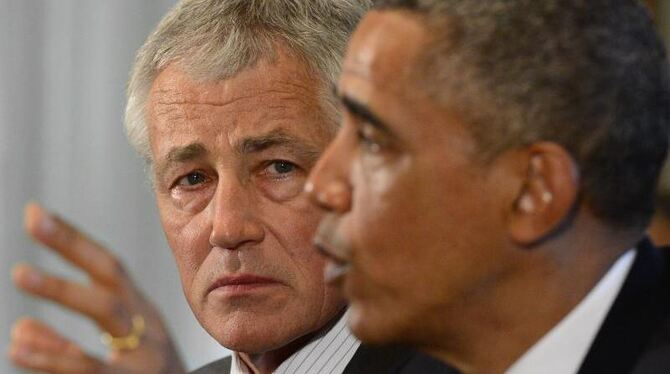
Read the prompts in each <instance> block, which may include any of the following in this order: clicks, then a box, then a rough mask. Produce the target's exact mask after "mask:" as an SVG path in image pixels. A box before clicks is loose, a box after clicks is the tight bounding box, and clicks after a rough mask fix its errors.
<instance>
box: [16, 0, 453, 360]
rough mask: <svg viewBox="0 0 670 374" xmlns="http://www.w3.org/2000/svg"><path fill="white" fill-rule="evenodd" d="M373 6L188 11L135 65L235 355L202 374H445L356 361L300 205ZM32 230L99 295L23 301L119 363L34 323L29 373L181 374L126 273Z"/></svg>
mask: <svg viewBox="0 0 670 374" xmlns="http://www.w3.org/2000/svg"><path fill="white" fill-rule="evenodd" d="M366 5H367V4H366V2H365V1H341V0H337V1H319V2H314V1H288V0H287V1H279V0H254V1H248V0H244V1H242V0H240V1H236V0H227V1H205V0H196V1H182V2H181V3H179V4H178V5H177V6H176V7H175V8H174V9H173V10H172V11H171V12H170V13H169V14H168V15H167V16H166V17H165V18H164V19H163V21H162V22H161V23H160V25H159V26H158V28H157V30H156V31H155V32H154V33H153V34H152V35H151V36H150V37H149V38H148V40H147V41H146V43H145V45H144V46H143V47H142V49H141V50H140V51H139V53H138V56H137V59H136V62H135V65H134V67H133V71H132V73H131V79H130V83H129V88H128V105H127V110H126V130H127V133H128V137H129V139H130V141H131V142H132V143H133V145H134V146H135V147H136V149H137V150H138V152H139V153H140V154H141V155H143V156H144V157H145V159H146V160H147V163H148V166H149V168H150V172H151V176H152V181H153V186H154V190H155V193H156V199H157V203H158V207H159V211H160V216H161V221H162V225H163V228H164V230H165V233H166V236H167V239H168V242H169V244H170V247H171V248H172V250H173V254H174V256H175V259H176V261H177V265H178V268H179V272H180V275H181V281H182V285H183V289H184V293H185V294H186V297H187V300H188V302H189V304H190V306H191V309H192V310H193V312H194V314H195V316H196V317H197V319H198V321H199V322H200V323H201V324H202V326H203V327H204V328H205V329H206V330H207V331H208V332H209V333H210V334H211V335H212V336H213V337H214V338H215V339H216V340H217V341H218V342H219V343H221V345H223V346H225V347H227V348H229V349H231V350H233V351H234V352H235V354H234V357H233V359H232V360H230V359H225V360H222V361H219V362H215V363H213V364H211V365H209V366H207V367H205V368H203V369H201V370H199V371H198V372H199V373H210V372H212V373H213V372H217V373H225V372H232V373H270V372H280V373H315V372H324V373H343V372H344V373H368V372H380V373H384V372H389V373H391V372H392V373H396V372H398V373H400V372H408V373H411V372H419V371H421V372H437V373H439V372H443V370H444V369H443V368H442V365H440V364H438V363H437V362H435V361H432V360H430V359H428V358H424V357H422V356H420V355H418V354H416V353H414V352H412V351H410V350H407V349H403V348H399V347H391V348H383V349H382V348H372V347H366V346H360V342H359V341H358V340H356V339H355V338H354V337H353V336H352V335H351V334H350V332H349V331H348V329H346V327H345V320H344V319H343V315H344V313H345V309H346V304H345V301H344V300H343V298H342V297H341V295H340V294H339V292H338V291H337V290H336V289H335V288H334V287H332V286H329V285H326V284H325V283H324V281H323V275H322V273H323V263H324V259H323V258H322V257H321V256H320V255H319V254H318V252H317V251H315V250H314V248H313V245H312V242H311V238H312V236H313V234H314V231H315V228H316V225H317V223H318V219H319V217H320V213H319V212H318V210H317V209H315V208H314V207H312V206H311V205H310V204H309V201H308V198H307V197H306V196H305V195H304V194H301V192H302V190H303V185H304V181H305V179H306V176H307V173H308V172H309V170H310V169H311V167H312V165H313V164H314V162H315V161H316V158H317V157H318V156H319V154H320V153H321V150H322V149H323V148H324V147H325V146H326V144H327V143H328V142H329V141H330V139H331V138H332V135H333V134H334V133H335V131H336V124H337V122H338V116H339V114H338V112H337V110H336V108H335V106H334V105H333V101H334V100H333V97H332V96H331V95H332V93H331V91H330V87H331V85H332V82H333V79H334V77H336V76H337V74H338V73H339V62H338V61H339V60H338V57H339V56H340V55H341V54H342V51H343V49H344V45H345V43H346V41H347V39H348V35H349V33H350V32H351V30H352V29H353V27H354V25H355V24H356V22H357V21H358V19H359V17H360V16H361V15H362V13H363V12H364V11H365V9H366V7H367V6H366ZM26 216H27V218H26V226H27V228H28V231H29V232H30V233H31V234H32V235H34V236H35V237H36V238H37V239H38V240H40V241H41V242H43V243H44V244H46V245H47V246H50V247H52V248H53V249H54V250H56V251H57V252H58V253H59V254H61V255H62V256H63V257H64V258H65V259H67V260H69V261H70V262H72V263H73V264H74V265H76V266H78V267H80V268H81V269H83V270H84V271H86V272H87V273H88V274H89V276H90V278H91V281H92V284H91V285H81V284H77V283H74V282H72V281H69V280H65V279H59V278H56V277H53V276H50V275H46V274H44V273H41V272H39V271H37V270H35V269H32V268H29V267H20V268H18V269H17V271H16V272H15V278H16V281H17V283H18V285H19V286H20V287H21V288H23V289H25V290H27V291H28V292H30V293H33V294H36V295H38V296H42V297H45V298H47V299H51V300H53V301H55V302H57V303H60V304H62V305H64V306H66V307H68V308H71V309H73V310H75V311H77V312H79V313H82V314H83V315H85V316H87V317H89V318H92V319H93V320H95V321H96V322H97V323H98V325H99V326H100V327H101V329H102V330H103V331H105V332H106V334H105V335H104V337H105V338H106V341H107V344H108V346H109V347H110V349H111V355H110V356H109V357H108V358H107V359H106V360H100V359H97V358H95V357H92V356H90V355H88V354H86V353H85V352H84V351H83V350H82V349H81V348H80V347H78V346H77V345H76V344H75V343H73V342H69V341H67V340H65V339H64V338H63V337H61V336H59V335H58V334H57V333H56V332H55V331H53V330H52V329H51V328H49V327H47V326H45V325H43V324H41V323H39V322H37V321H32V320H24V321H22V322H19V323H18V324H17V326H16V328H15V329H14V333H13V341H12V347H11V353H10V355H11V357H12V359H13V360H14V362H16V363H17V364H18V365H20V366H23V367H26V368H30V369H36V370H40V371H47V372H54V373H61V372H63V373H65V372H67V373H70V372H95V373H98V372H107V371H114V372H116V371H122V372H133V373H135V372H138V373H158V372H170V373H173V372H174V373H178V372H183V368H182V366H181V364H180V363H179V359H178V356H177V353H176V352H175V349H174V348H173V345H172V344H171V341H170V339H169V336H168V334H167V332H166V330H165V327H164V326H163V325H162V323H161V321H160V318H159V316H158V313H157V312H156V311H155V310H154V308H153V307H152V306H151V305H150V304H149V303H148V302H147V301H146V300H145V299H144V298H143V297H142V296H141V295H140V294H139V292H137V290H136V289H135V288H134V286H133V284H132V282H131V281H130V280H129V278H128V276H127V275H126V274H125V272H124V271H123V270H122V267H121V265H120V264H119V263H118V261H117V260H116V259H114V258H113V257H112V256H111V255H110V254H109V253H108V252H107V251H106V250H104V249H103V248H101V247H100V246H98V245H96V244H94V243H92V242H91V241H90V240H88V239H86V238H84V237H83V236H82V235H81V234H80V233H78V232H77V231H76V230H75V229H73V228H71V227H68V226H67V224H65V223H64V222H62V221H60V220H58V219H56V218H55V217H53V216H51V215H49V214H48V213H46V212H45V211H43V210H42V209H41V208H39V207H38V206H35V205H31V206H29V207H28V209H27V214H26Z"/></svg>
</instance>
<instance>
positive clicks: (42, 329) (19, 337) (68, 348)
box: [11, 317, 81, 355]
mask: <svg viewBox="0 0 670 374" xmlns="http://www.w3.org/2000/svg"><path fill="white" fill-rule="evenodd" d="M11 339H12V344H20V345H27V346H30V347H35V348H37V349H39V350H41V351H45V352H50V353H61V354H75V355H76V354H80V353H81V349H80V348H79V347H78V346H77V345H76V344H74V343H72V342H71V341H69V340H68V339H66V338H64V337H62V336H61V335H60V334H58V333H57V332H56V331H54V330H53V329H52V328H50V327H49V326H47V325H45V324H43V323H41V322H39V321H37V320H34V319H31V318H25V317H24V318H21V319H20V320H18V321H17V322H16V323H14V326H13V327H12V332H11Z"/></svg>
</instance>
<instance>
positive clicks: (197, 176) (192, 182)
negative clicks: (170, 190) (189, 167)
mask: <svg viewBox="0 0 670 374" xmlns="http://www.w3.org/2000/svg"><path fill="white" fill-rule="evenodd" d="M206 181H207V177H206V176H205V174H203V173H201V172H199V171H194V172H191V173H188V174H186V175H185V176H183V177H181V178H179V180H177V183H176V184H175V185H176V186H182V187H192V186H196V185H199V184H202V183H205V182H206Z"/></svg>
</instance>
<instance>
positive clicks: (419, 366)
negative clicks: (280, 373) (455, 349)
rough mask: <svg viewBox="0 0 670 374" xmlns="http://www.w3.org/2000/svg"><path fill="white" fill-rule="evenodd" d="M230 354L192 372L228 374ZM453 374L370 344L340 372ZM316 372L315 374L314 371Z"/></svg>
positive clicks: (410, 354) (414, 355) (411, 354)
mask: <svg viewBox="0 0 670 374" xmlns="http://www.w3.org/2000/svg"><path fill="white" fill-rule="evenodd" d="M228 373H230V357H225V358H223V359H221V360H218V361H214V362H212V363H210V364H208V365H206V366H203V367H201V368H200V369H197V370H195V371H194V372H192V374H228ZM415 373H416V374H456V373H457V372H456V371H455V370H452V369H449V368H448V367H446V366H444V365H443V364H441V363H440V362H438V361H437V360H435V359H433V358H431V357H429V356H426V355H424V354H422V353H419V352H416V351H413V350H410V349H407V348H403V347H400V346H392V347H384V348H379V347H371V346H368V345H365V344H361V346H360V347H358V350H357V351H356V353H355V354H354V357H352V359H351V361H349V365H347V367H346V368H345V369H344V374H415ZM315 374H318V373H315Z"/></svg>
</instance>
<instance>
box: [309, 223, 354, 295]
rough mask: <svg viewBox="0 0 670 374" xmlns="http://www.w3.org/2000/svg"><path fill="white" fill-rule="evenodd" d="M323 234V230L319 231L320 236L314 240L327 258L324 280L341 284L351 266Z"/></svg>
mask: <svg viewBox="0 0 670 374" xmlns="http://www.w3.org/2000/svg"><path fill="white" fill-rule="evenodd" d="M322 234H323V230H319V234H318V235H317V236H316V238H315V239H314V245H315V246H316V248H317V249H318V250H319V252H320V253H321V254H322V255H323V256H324V257H326V266H325V267H324V269H323V277H324V280H325V281H326V282H327V283H337V282H340V281H341V280H342V279H343V278H344V276H345V275H346V274H347V273H348V272H349V270H350V268H351V265H350V264H349V262H348V261H347V259H346V258H345V257H344V256H343V255H342V254H341V252H340V251H338V250H336V249H335V248H337V247H335V246H333V245H330V244H329V243H328V241H327V240H326V239H325V237H324V235H322Z"/></svg>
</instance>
